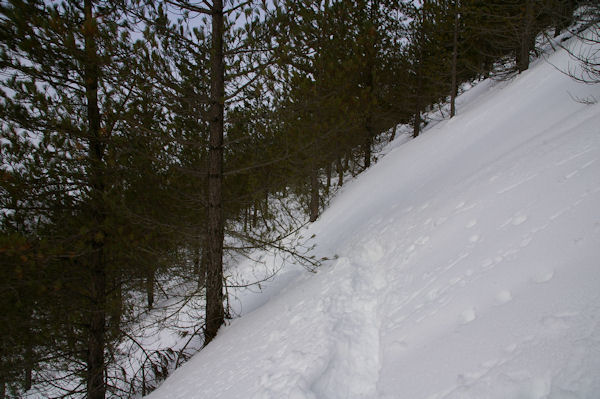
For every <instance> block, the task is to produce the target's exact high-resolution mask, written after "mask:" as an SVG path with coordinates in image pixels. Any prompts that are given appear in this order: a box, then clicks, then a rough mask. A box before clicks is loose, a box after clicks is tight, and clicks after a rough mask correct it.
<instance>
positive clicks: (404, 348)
mask: <svg viewBox="0 0 600 399" xmlns="http://www.w3.org/2000/svg"><path fill="white" fill-rule="evenodd" d="M548 58H549V61H550V63H551V64H550V63H548V62H546V61H538V62H536V63H535V64H534V65H533V66H532V68H531V69H530V70H529V71H526V72H524V73H523V74H521V75H520V76H518V77H516V78H515V79H514V80H512V81H509V82H493V81H484V82H482V83H480V84H479V85H477V86H476V87H474V88H473V89H471V90H469V91H467V92H466V93H464V94H463V95H462V96H460V98H459V107H458V110H459V114H458V116H457V117H455V118H453V119H452V120H446V121H442V122H440V123H438V124H436V125H435V126H433V127H432V128H430V129H429V130H427V131H425V133H424V134H423V135H422V136H421V137H419V138H417V139H415V140H411V141H410V142H408V143H406V144H403V145H397V144H396V143H391V144H390V147H389V148H388V149H387V150H386V151H384V152H386V153H387V155H385V157H383V158H382V159H381V160H380V161H379V162H378V163H377V164H376V165H375V166H373V167H372V168H371V169H369V170H368V171H367V172H366V173H363V174H362V175H361V176H359V177H358V178H357V179H356V180H355V181H353V182H351V183H349V184H348V185H347V186H345V187H344V188H343V189H342V190H341V191H340V193H338V195H337V196H336V198H334V199H333V200H332V201H331V204H330V207H329V208H328V209H327V210H326V211H325V212H324V213H323V215H322V216H321V217H320V219H319V220H318V221H317V222H316V223H314V224H313V225H312V226H310V227H309V229H308V231H307V232H306V235H311V234H313V233H314V234H316V243H317V245H318V246H317V248H316V249H315V254H316V255H317V256H319V257H320V256H329V257H332V256H333V255H337V256H338V257H337V258H336V259H335V260H332V261H329V262H327V263H326V264H325V265H324V266H322V267H321V268H320V269H319V270H318V272H317V273H316V274H312V273H308V272H306V271H305V270H304V269H302V268H301V267H299V266H293V265H289V266H285V267H284V268H283V270H282V271H281V272H280V273H279V274H278V276H277V277H276V278H275V279H274V280H273V281H272V282H270V283H265V284H263V292H262V293H252V292H250V291H246V292H238V294H237V295H238V297H239V301H237V302H235V306H236V307H237V310H238V311H241V313H242V314H243V316H242V317H240V318H237V319H235V320H233V321H232V322H231V323H230V324H229V325H227V326H225V327H223V328H222V330H221V331H220V332H219V335H218V337H217V338H216V339H215V340H214V341H213V342H212V343H211V344H210V345H208V346H207V347H206V348H205V349H204V350H202V351H201V352H200V353H198V354H197V355H195V356H194V357H193V358H192V359H191V360H190V361H189V362H188V363H187V364H185V365H184V366H183V367H181V368H180V369H178V370H177V371H175V372H174V374H173V375H172V376H171V377H169V378H168V379H167V380H166V381H165V382H164V383H163V385H162V386H161V387H160V388H159V389H158V390H156V391H155V392H154V393H152V394H151V395H150V398H152V399H167V398H182V399H183V398H186V399H190V398H210V399H217V398H228V399H234V398H255V399H259V398H265V399H267V398H272V399H284V398H290V399H343V398H344V399H350V398H352V399H357V398H406V399H419V398H430V399H442V398H447V399H449V398H472V399H482V398H484V399H485V398H498V399H506V398H527V399H542V398H556V399H559V398H560V399H571V398H598V397H600V396H599V395H600V104H583V103H580V102H577V101H575V100H574V98H582V99H584V98H592V96H594V97H595V98H597V99H600V85H585V84H579V83H576V82H575V81H573V80H572V79H570V78H569V77H568V76H565V75H563V74H561V73H560V72H559V71H558V70H557V69H556V68H555V66H557V67H559V68H562V69H567V68H568V67H569V65H571V66H573V65H574V64H573V61H571V60H569V58H568V56H567V55H566V54H565V52H563V51H560V52H558V53H555V54H552V55H550V56H549V57H548ZM552 64H553V65H552ZM245 267H250V266H249V265H246V266H245Z"/></svg>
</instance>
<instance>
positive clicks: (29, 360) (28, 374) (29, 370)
mask: <svg viewBox="0 0 600 399" xmlns="http://www.w3.org/2000/svg"><path fill="white" fill-rule="evenodd" d="M28 330H29V329H28ZM26 333H27V334H31V331H27V332H26ZM32 374H33V351H32V348H31V344H29V343H28V344H27V347H26V348H25V381H24V383H23V389H24V390H25V392H27V391H29V390H30V389H31V382H32Z"/></svg>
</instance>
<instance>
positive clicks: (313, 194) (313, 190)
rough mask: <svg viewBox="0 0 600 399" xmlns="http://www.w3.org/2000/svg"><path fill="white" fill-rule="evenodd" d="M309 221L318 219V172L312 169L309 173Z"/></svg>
mask: <svg viewBox="0 0 600 399" xmlns="http://www.w3.org/2000/svg"><path fill="white" fill-rule="evenodd" d="M309 212H310V219H309V220H310V221H311V222H314V221H315V220H317V218H318V217H319V170H318V168H312V170H311V173H310V206H309Z"/></svg>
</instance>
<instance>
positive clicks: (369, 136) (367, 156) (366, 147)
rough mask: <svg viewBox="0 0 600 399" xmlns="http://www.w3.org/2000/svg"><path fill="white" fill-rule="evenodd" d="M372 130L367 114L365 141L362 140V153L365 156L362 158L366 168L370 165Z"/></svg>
mask: <svg viewBox="0 0 600 399" xmlns="http://www.w3.org/2000/svg"><path fill="white" fill-rule="evenodd" d="M372 130H373V129H372V127H371V117H370V116H368V117H367V123H366V135H365V141H364V142H363V153H364V156H365V160H364V166H365V169H368V168H369V167H370V166H371V141H372V137H373V131H372Z"/></svg>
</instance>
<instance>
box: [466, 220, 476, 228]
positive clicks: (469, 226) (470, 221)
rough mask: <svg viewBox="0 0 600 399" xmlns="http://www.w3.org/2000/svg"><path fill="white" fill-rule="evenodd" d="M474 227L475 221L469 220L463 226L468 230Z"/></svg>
mask: <svg viewBox="0 0 600 399" xmlns="http://www.w3.org/2000/svg"><path fill="white" fill-rule="evenodd" d="M475 225H477V219H471V220H469V222H468V223H467V224H466V225H465V227H466V228H467V229H470V228H472V227H475Z"/></svg>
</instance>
